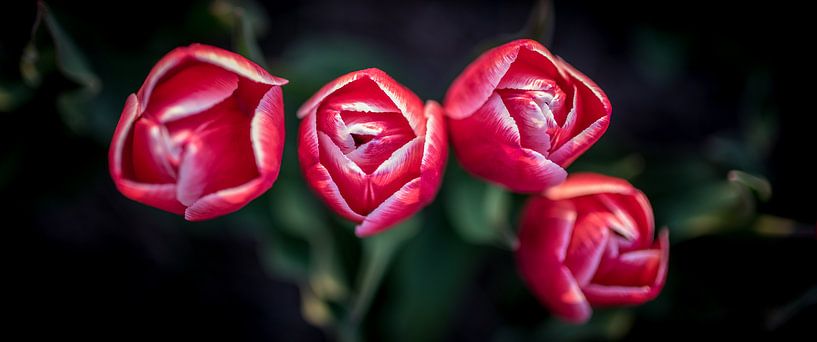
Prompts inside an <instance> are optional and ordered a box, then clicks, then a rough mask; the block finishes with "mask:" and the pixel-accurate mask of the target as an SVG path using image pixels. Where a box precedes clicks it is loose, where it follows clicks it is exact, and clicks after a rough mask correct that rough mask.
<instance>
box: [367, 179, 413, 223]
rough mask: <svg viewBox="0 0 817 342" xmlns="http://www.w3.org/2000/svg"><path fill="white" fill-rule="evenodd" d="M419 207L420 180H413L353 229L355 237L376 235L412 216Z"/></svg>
mask: <svg viewBox="0 0 817 342" xmlns="http://www.w3.org/2000/svg"><path fill="white" fill-rule="evenodd" d="M420 207H421V203H420V178H415V179H414V180H412V181H411V182H408V183H406V185H403V187H402V188H400V190H398V191H397V192H395V193H394V194H393V195H392V196H391V197H389V198H388V199H386V200H385V201H383V203H381V204H380V206H378V207H377V208H375V210H373V211H372V212H371V213H369V215H367V216H366V218H365V219H364V220H363V223H361V224H360V225H358V226H357V227H355V235H357V236H358V237H366V236H371V235H374V234H377V233H379V232H381V231H383V230H385V229H387V228H389V227H391V226H393V225H395V224H397V223H399V222H400V221H403V220H405V219H406V218H408V217H409V216H411V215H414V213H416V212H417V211H419V210H420Z"/></svg>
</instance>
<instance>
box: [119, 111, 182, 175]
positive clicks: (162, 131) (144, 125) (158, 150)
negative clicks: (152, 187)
mask: <svg viewBox="0 0 817 342" xmlns="http://www.w3.org/2000/svg"><path fill="white" fill-rule="evenodd" d="M132 134H133V141H132V142H131V154H130V159H131V160H130V162H131V163H132V170H133V180H136V181H139V182H143V183H152V184H167V183H174V182H175V181H176V170H175V165H174V160H175V163H178V160H177V159H176V158H174V151H173V146H172V145H171V142H170V136H169V134H168V133H167V129H166V128H165V127H164V126H162V125H160V124H158V123H156V122H154V121H153V120H151V119H150V118H147V117H142V118H140V119H138V120H136V123H135V124H134V126H133V133H132Z"/></svg>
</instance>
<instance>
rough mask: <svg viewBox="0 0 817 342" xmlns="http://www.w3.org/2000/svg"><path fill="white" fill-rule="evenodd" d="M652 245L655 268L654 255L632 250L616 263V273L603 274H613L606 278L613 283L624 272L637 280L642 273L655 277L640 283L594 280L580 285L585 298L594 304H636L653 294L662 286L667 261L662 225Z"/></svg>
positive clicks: (644, 275)
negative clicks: (639, 284) (609, 283)
mask: <svg viewBox="0 0 817 342" xmlns="http://www.w3.org/2000/svg"><path fill="white" fill-rule="evenodd" d="M654 248H655V249H653V250H654V251H657V252H659V253H660V255H661V260H660V261H659V262H658V268H657V270H655V269H654V268H652V267H654V265H653V264H651V263H652V262H653V261H654V259H653V257H652V256H651V254H650V253H642V254H635V255H634V256H632V257H631V258H630V259H629V260H627V261H626V262H624V263H620V264H619V265H617V266H618V267H621V268H620V270H621V271H622V273H621V274H620V275H613V276H607V277H614V278H613V279H610V280H615V281H616V283H618V282H622V281H623V280H622V279H621V277H624V276H625V275H629V276H633V277H635V278H637V280H642V279H644V278H645V277H646V276H649V275H652V274H654V275H655V277H654V278H653V279H652V281H650V282H648V283H645V284H643V285H642V286H626V285H623V286H622V285H602V284H597V283H595V282H594V283H592V284H590V285H587V286H585V287H584V288H583V290H584V294H585V296H586V297H587V300H588V301H590V303H591V304H593V305H594V306H595V305H598V306H610V305H636V304H642V303H644V302H646V301H649V300H652V299H654V298H655V297H657V296H658V294H659V293H660V292H661V290H662V289H663V288H664V283H665V282H666V280H667V266H668V262H669V231H668V230H667V229H663V230H662V231H661V233H659V236H658V240H657V241H656V244H655V247H654ZM639 268H641V269H639ZM610 271H611V272H615V271H616V269H611V270H610ZM628 282H632V280H628ZM625 283H626V282H625Z"/></svg>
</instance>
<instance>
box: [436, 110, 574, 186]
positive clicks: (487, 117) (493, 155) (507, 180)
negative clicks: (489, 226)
mask: <svg viewBox="0 0 817 342" xmlns="http://www.w3.org/2000/svg"><path fill="white" fill-rule="evenodd" d="M448 122H449V125H450V129H451V140H452V143H453V145H454V152H455V153H456V155H457V159H458V160H459V161H460V163H461V164H462V166H463V167H464V168H465V169H466V170H467V171H469V172H471V173H473V174H475V175H477V176H479V177H482V178H484V179H487V180H489V181H491V182H495V183H499V184H502V185H504V186H505V187H507V188H509V189H510V190H512V191H515V192H539V191H542V190H543V189H546V188H548V187H550V186H552V185H555V184H559V183H561V182H562V181H563V180H564V179H565V177H566V176H567V172H566V171H565V170H564V169H562V168H561V167H559V166H558V165H556V164H555V163H553V162H551V161H550V160H548V159H547V158H545V157H544V156H542V155H541V154H540V153H538V152H536V151H533V150H530V149H528V148H523V147H521V146H520V140H519V131H518V130H517V127H516V123H515V122H514V121H513V119H512V118H511V116H510V114H509V113H508V110H507V109H506V108H505V106H504V104H503V103H502V100H501V99H500V97H499V95H497V94H493V95H491V96H490V98H489V99H488V102H486V103H485V105H484V106H482V107H481V108H480V109H479V110H478V111H477V112H475V113H474V114H473V115H471V116H469V117H467V118H465V119H462V120H455V119H450V120H449V121H448Z"/></svg>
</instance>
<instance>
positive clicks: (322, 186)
mask: <svg viewBox="0 0 817 342" xmlns="http://www.w3.org/2000/svg"><path fill="white" fill-rule="evenodd" d="M315 117H316V115H310V116H307V117H306V118H304V120H303V122H302V123H301V126H300V128H299V132H298V159H299V164H300V165H301V168H302V170H303V172H304V177H305V178H306V180H307V182H308V184H309V186H310V187H311V188H312V189H313V191H315V192H316V193H317V194H318V195H319V197H320V198H321V199H322V200H323V201H324V202H326V203H327V205H329V207H331V208H332V210H334V211H335V212H337V213H338V214H340V215H341V216H343V217H345V218H347V219H349V220H352V221H354V222H360V221H363V216H362V215H360V214H358V213H356V212H354V210H352V208H350V207H349V204H348V203H346V199H345V198H343V196H341V194H340V190H339V189H338V186H337V184H335V181H334V180H332V176H330V175H329V171H327V170H326V168H325V167H324V166H323V165H321V164H320V152H319V146H318V132H317V129H316V122H315Z"/></svg>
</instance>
